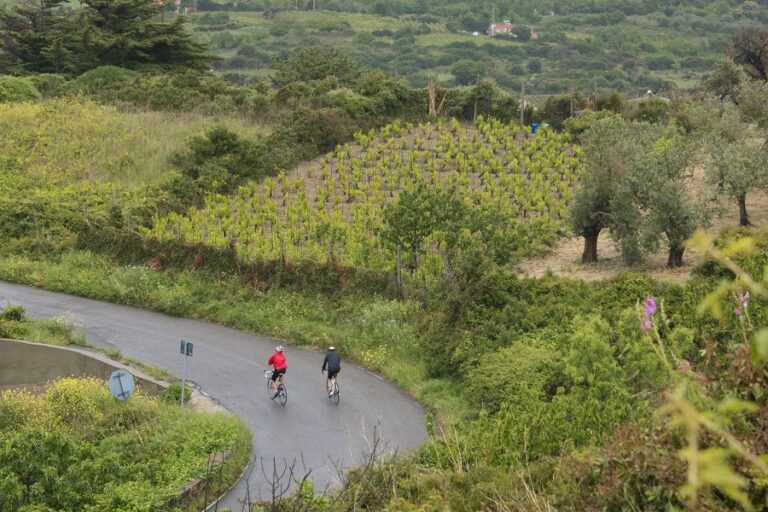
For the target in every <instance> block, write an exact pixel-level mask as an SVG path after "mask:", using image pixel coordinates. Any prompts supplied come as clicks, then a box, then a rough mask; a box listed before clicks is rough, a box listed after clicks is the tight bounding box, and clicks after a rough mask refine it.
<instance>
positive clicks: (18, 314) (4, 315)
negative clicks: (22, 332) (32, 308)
mask: <svg viewBox="0 0 768 512" xmlns="http://www.w3.org/2000/svg"><path fill="white" fill-rule="evenodd" d="M24 313H25V311H24V307H23V306H10V305H9V306H6V307H5V309H3V311H2V312H0V320H9V321H12V322H21V321H22V320H24Z"/></svg>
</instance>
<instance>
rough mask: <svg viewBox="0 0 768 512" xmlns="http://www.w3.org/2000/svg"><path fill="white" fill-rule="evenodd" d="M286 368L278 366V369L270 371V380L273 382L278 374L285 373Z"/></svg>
mask: <svg viewBox="0 0 768 512" xmlns="http://www.w3.org/2000/svg"><path fill="white" fill-rule="evenodd" d="M287 369H288V368H280V369H279V370H275V371H273V372H272V381H273V382H274V381H276V380H277V378H278V377H279V376H281V375H284V374H285V370H287Z"/></svg>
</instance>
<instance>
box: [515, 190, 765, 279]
mask: <svg viewBox="0 0 768 512" xmlns="http://www.w3.org/2000/svg"><path fill="white" fill-rule="evenodd" d="M726 207H727V208H726V209H725V211H723V212H722V213H721V214H720V215H716V216H715V217H714V218H713V219H712V226H710V228H709V229H710V230H711V231H713V232H718V231H720V230H721V229H723V228H725V227H730V226H738V224H739V209H738V206H737V205H736V202H735V201H733V202H732V204H731V203H728V204H727V205H726ZM747 212H748V213H749V218H750V221H751V222H752V223H753V224H755V225H760V224H763V223H766V222H768V193H765V192H752V193H750V194H749V195H748V196H747ZM583 250H584V239H583V238H581V237H576V236H574V237H568V238H563V239H561V240H560V241H559V242H558V243H557V244H556V245H555V246H554V247H553V248H552V250H551V251H550V252H549V253H547V254H544V255H543V256H542V257H539V258H535V259H528V260H525V261H523V262H522V263H521V264H520V265H519V266H518V268H519V270H520V273H521V274H523V275H526V276H531V277H541V276H543V275H544V274H546V273H547V272H552V273H553V274H555V275H558V276H563V277H572V278H576V279H582V280H584V281H600V280H602V279H606V278H611V277H614V276H616V275H618V274H620V273H621V272H643V273H646V274H649V275H650V276H651V277H653V278H655V279H659V280H664V281H676V282H681V281H684V280H685V279H687V278H688V276H689V275H690V273H691V269H693V267H694V266H695V265H696V263H697V262H698V261H699V259H700V258H701V255H700V254H696V252H695V251H694V250H692V249H688V250H686V251H685V255H684V258H683V263H684V264H683V266H682V267H680V268H676V269H669V268H667V267H666V264H667V247H666V246H663V247H660V248H659V250H658V251H657V252H656V253H654V254H652V255H650V256H649V257H648V258H647V260H646V261H645V262H644V263H642V264H641V265H636V266H627V265H625V264H624V262H623V261H622V259H621V255H620V254H619V252H618V251H617V250H616V247H615V246H614V243H613V240H612V239H611V234H610V233H609V232H608V231H603V232H602V233H601V234H600V239H599V242H598V258H599V260H598V262H597V263H594V264H589V265H582V263H581V253H582V251H583Z"/></svg>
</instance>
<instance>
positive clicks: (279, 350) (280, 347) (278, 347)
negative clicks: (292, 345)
mask: <svg viewBox="0 0 768 512" xmlns="http://www.w3.org/2000/svg"><path fill="white" fill-rule="evenodd" d="M275 350H276V351H278V352H282V351H283V350H285V349H284V348H283V346H282V345H278V346H276V347H275Z"/></svg>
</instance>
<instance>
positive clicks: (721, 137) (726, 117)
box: [705, 106, 768, 226]
mask: <svg viewBox="0 0 768 512" xmlns="http://www.w3.org/2000/svg"><path fill="white" fill-rule="evenodd" d="M705 140H706V141H707V142H708V144H707V147H708V148H709V156H710V158H709V161H708V162H707V165H706V174H707V179H708V181H709V182H710V183H712V184H713V185H715V186H717V187H718V190H719V191H722V192H723V193H724V194H726V195H727V196H728V197H729V198H731V199H734V200H736V202H737V203H738V205H739V225H741V226H748V225H749V224H750V222H749V215H748V214H747V194H748V193H749V192H750V191H752V190H754V189H756V188H759V187H765V186H766V181H768V155H767V154H766V148H765V145H764V142H765V134H764V133H763V132H762V131H761V130H759V129H750V128H749V127H748V126H747V125H746V124H745V123H744V122H743V121H742V120H741V119H740V116H739V113H738V112H737V111H736V108H735V107H733V106H726V108H724V109H723V112H722V115H720V116H719V117H717V118H716V119H715V120H714V121H713V123H712V124H711V126H710V127H709V129H708V131H707V134H706V136H705Z"/></svg>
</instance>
